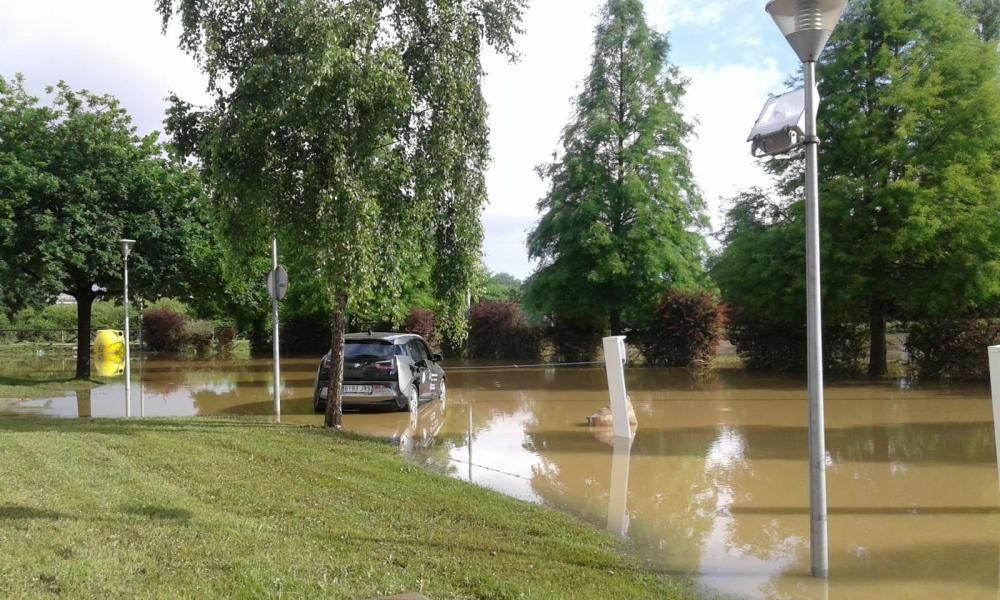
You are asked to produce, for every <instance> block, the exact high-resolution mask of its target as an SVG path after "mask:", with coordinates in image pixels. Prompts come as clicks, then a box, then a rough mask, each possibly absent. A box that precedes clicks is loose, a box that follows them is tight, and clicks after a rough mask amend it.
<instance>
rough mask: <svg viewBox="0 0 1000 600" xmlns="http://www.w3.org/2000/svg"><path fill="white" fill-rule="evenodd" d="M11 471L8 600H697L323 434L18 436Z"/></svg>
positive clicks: (615, 549) (585, 541) (594, 536)
mask: <svg viewBox="0 0 1000 600" xmlns="http://www.w3.org/2000/svg"><path fill="white" fill-rule="evenodd" d="M0 455H2V456H3V457H4V459H3V461H0V480H2V481H3V486H2V488H0V596H3V597H4V598H17V597H31V598H35V597H45V596H55V595H61V596H64V597H73V598H110V597H129V598H132V597H149V596H155V597H171V598H185V597H186V598H195V597H197V598H202V597H264V596H267V597H295V598H298V597H324V598H366V597H371V596H378V595H382V594H390V593H392V594H395V593H400V592H403V591H416V592H423V593H424V594H426V595H428V596H429V597H431V598H435V599H437V598H520V597H532V598H560V597H561V598H645V597H648V598H679V597H684V596H690V595H691V592H690V590H688V589H685V588H683V587H682V586H680V585H678V584H677V583H674V582H670V581H667V580H665V579H663V578H662V577H660V576H656V575H653V574H650V573H647V572H644V571H642V570H641V569H639V568H638V567H637V566H636V565H635V564H634V563H633V562H631V561H630V560H629V559H628V558H626V557H624V556H623V555H622V553H621V548H620V546H619V545H618V543H617V542H616V541H614V540H613V539H612V538H610V537H608V536H606V535H604V534H603V533H601V532H598V531H596V530H594V529H593V528H591V527H589V526H587V525H585V524H583V523H580V522H578V521H576V520H574V519H573V518H571V517H568V516H566V515H563V514H560V513H558V512H555V511H553V510H549V509H546V508H542V507H538V506H533V505H529V504H525V503H520V502H516V501H514V500H511V499H508V498H506V497H503V496H501V495H499V494H495V493H492V492H489V491H486V490H483V489H480V488H477V487H474V486H470V485H467V484H464V483H462V482H460V481H456V480H453V479H449V478H447V477H444V476H439V475H434V474H429V473H426V472H424V471H422V470H421V469H419V468H418V467H416V466H412V465H410V464H408V463H406V462H405V461H404V460H403V459H402V458H400V457H399V456H397V454H396V452H395V451H394V450H393V449H392V448H391V447H389V446H387V445H385V444H382V443H380V442H377V441H372V440H363V439H358V438H356V437H353V436H350V435H344V434H330V433H326V432H324V431H322V430H319V429H316V428H304V427H289V426H280V425H268V424H258V423H247V422H230V421H211V420H204V421H203V420H190V421H160V420H148V421H82V422H81V421H60V420H43V419H7V420H0Z"/></svg>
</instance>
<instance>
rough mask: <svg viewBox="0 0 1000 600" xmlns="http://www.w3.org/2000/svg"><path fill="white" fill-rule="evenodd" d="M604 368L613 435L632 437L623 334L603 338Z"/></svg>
mask: <svg viewBox="0 0 1000 600" xmlns="http://www.w3.org/2000/svg"><path fill="white" fill-rule="evenodd" d="M604 368H605V370H606V371H607V374H608V392H609V393H610V394H611V418H612V426H613V428H614V432H615V437H616V438H617V437H621V438H628V439H632V428H631V427H630V426H629V403H628V393H627V392H626V390H625V336H624V335H614V336H611V337H606V338H604Z"/></svg>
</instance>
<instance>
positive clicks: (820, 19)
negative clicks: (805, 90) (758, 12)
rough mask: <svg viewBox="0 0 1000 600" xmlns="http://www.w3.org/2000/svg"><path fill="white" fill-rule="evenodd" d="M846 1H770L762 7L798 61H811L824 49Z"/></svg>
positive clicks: (845, 5) (845, 6)
mask: <svg viewBox="0 0 1000 600" xmlns="http://www.w3.org/2000/svg"><path fill="white" fill-rule="evenodd" d="M845 8H847V0H771V1H770V2H768V3H767V6H766V7H764V10H766V11H767V14H769V15H771V18H772V19H774V23H775V25H777V26H778V29H780V30H781V34H782V35H784V36H785V39H786V40H788V43H789V44H790V45H791V47H792V50H794V51H795V54H797V55H798V57H799V60H801V61H802V62H814V61H815V60H816V59H817V58H819V55H820V53H822V52H823V48H824V47H825V46H826V42H827V40H829V39H830V34H832V33H833V28H834V27H836V26H837V21H839V20H840V15H841V14H843V12H844V9H845Z"/></svg>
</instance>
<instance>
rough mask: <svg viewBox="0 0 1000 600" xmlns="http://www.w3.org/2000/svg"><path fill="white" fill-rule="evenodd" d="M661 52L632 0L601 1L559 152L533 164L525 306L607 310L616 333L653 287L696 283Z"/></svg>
mask: <svg viewBox="0 0 1000 600" xmlns="http://www.w3.org/2000/svg"><path fill="white" fill-rule="evenodd" d="M668 54H669V44H668V42H667V38H666V37H665V36H664V35H661V34H659V33H657V32H656V31H655V30H653V29H651V28H650V27H649V25H648V24H647V22H646V17H645V14H644V12H643V7H642V2H641V1H640V0H610V1H609V2H608V3H607V4H606V5H605V6H604V7H603V8H602V9H601V20H600V23H599V24H598V26H597V29H596V32H595V40H594V55H593V58H592V61H591V70H590V74H589V75H588V76H587V79H586V80H585V81H584V85H583V91H582V92H581V93H580V95H579V96H578V97H577V99H576V101H575V115H574V117H573V120H572V121H571V122H570V123H569V124H568V125H567V126H566V128H565V130H564V131H563V135H562V146H563V151H562V155H561V156H560V157H559V159H558V160H557V161H556V162H554V163H552V164H549V165H544V166H542V167H540V168H539V174H540V175H541V176H542V177H545V178H547V179H548V180H550V182H551V187H550V189H549V191H548V193H547V194H546V196H545V197H544V198H542V199H541V201H539V203H538V208H539V210H540V211H541V212H542V217H541V219H540V221H539V222H538V224H537V225H536V226H535V228H534V229H533V231H531V233H530V234H529V238H528V250H529V254H530V256H531V257H532V258H535V259H539V260H540V261H541V264H540V267H539V269H538V271H537V272H536V273H535V274H534V275H532V277H531V278H530V279H529V281H528V284H527V290H526V297H525V300H526V303H527V305H528V307H529V309H531V310H532V311H533V312H534V313H536V314H537V313H540V314H549V315H551V314H556V315H560V316H562V317H568V318H573V319H585V320H589V321H593V320H595V319H599V320H605V319H609V320H610V323H611V328H612V330H613V331H614V332H615V333H616V334H617V333H621V331H622V328H623V316H624V318H625V319H628V318H630V317H631V318H632V319H635V318H637V315H641V314H642V312H643V310H642V309H645V308H648V307H650V306H651V305H652V301H653V299H654V298H655V297H656V296H657V295H658V294H659V293H661V292H663V291H664V290H665V289H667V288H670V287H675V286H695V285H698V284H700V283H701V282H702V277H703V272H702V259H703V257H704V250H705V245H704V240H703V239H702V237H701V235H700V233H699V230H700V229H701V228H703V227H704V226H705V225H706V220H705V217H704V201H703V200H702V197H701V194H700V193H699V191H698V188H697V186H696V185H695V182H694V177H693V175H692V173H691V165H690V157H689V152H688V149H687V147H686V146H685V142H686V140H687V139H688V137H689V136H690V135H691V133H692V127H691V125H690V124H688V123H687V122H686V121H685V120H684V117H683V116H682V115H681V113H680V110H679V103H680V100H681V97H682V95H683V94H684V85H685V81H684V80H683V79H682V78H681V76H680V74H679V72H678V70H677V68H676V67H674V66H672V65H671V64H670V63H669V62H668Z"/></svg>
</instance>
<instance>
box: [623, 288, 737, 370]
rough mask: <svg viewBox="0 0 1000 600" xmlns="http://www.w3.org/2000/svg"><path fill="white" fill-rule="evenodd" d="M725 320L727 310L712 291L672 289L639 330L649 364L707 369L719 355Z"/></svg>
mask: <svg viewBox="0 0 1000 600" xmlns="http://www.w3.org/2000/svg"><path fill="white" fill-rule="evenodd" d="M723 320H724V311H723V309H722V307H721V306H720V305H719V302H718V300H716V299H715V298H714V297H713V296H712V295H711V294H708V293H706V292H679V291H674V290H671V291H669V292H667V293H666V294H664V295H663V297H662V298H661V299H660V301H659V303H658V304H657V305H656V308H655V309H654V310H653V316H652V318H651V319H650V321H649V324H648V325H647V326H646V327H645V328H644V329H643V330H642V331H640V332H639V336H638V338H639V340H638V341H639V347H640V349H641V350H642V355H643V356H644V357H645V358H646V362H647V363H649V364H654V365H664V366H668V367H691V368H697V369H703V368H707V367H709V366H711V364H712V359H713V358H714V357H715V348H716V346H717V345H718V343H719V335H720V332H721V330H722V326H723Z"/></svg>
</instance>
